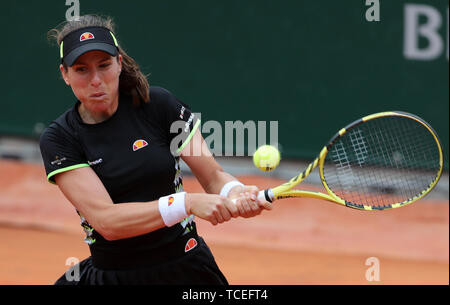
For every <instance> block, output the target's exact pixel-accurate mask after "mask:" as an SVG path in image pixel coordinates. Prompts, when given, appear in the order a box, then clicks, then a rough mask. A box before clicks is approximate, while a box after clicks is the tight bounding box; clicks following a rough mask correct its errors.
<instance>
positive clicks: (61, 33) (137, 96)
mask: <svg viewBox="0 0 450 305" xmlns="http://www.w3.org/2000/svg"><path fill="white" fill-rule="evenodd" d="M90 26H101V27H104V28H107V29H108V30H110V31H111V32H113V33H115V32H114V27H115V26H114V22H113V20H112V18H111V17H100V16H97V15H84V16H80V17H79V19H78V20H74V21H65V22H63V23H62V24H60V25H59V26H57V27H56V28H54V29H51V30H50V31H48V33H47V37H48V38H49V39H51V40H55V41H56V43H57V45H58V46H60V45H61V42H62V41H63V39H64V37H66V35H67V34H69V33H71V32H73V31H76V30H78V29H81V28H84V27H90ZM116 37H117V36H116ZM118 49H119V54H120V55H122V72H121V73H120V77H119V91H120V93H123V94H127V95H131V96H132V98H133V104H135V105H138V104H139V103H140V102H141V101H143V102H144V103H148V102H149V101H150V93H149V87H150V85H149V83H148V80H147V77H146V76H145V75H144V74H143V73H142V72H141V70H140V68H139V65H138V64H137V63H136V61H135V60H134V59H133V58H131V57H130V56H129V55H128V54H127V53H126V52H125V51H124V50H123V49H122V48H121V47H120V44H119V47H118ZM63 66H64V69H67V66H66V65H65V64H64V63H63Z"/></svg>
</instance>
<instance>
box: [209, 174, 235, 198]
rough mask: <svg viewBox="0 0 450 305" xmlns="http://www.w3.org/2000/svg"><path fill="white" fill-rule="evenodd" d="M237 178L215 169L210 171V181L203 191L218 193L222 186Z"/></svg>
mask: <svg viewBox="0 0 450 305" xmlns="http://www.w3.org/2000/svg"><path fill="white" fill-rule="evenodd" d="M233 180H237V179H236V178H235V177H234V176H233V175H231V174H229V173H227V172H224V171H223V170H222V169H217V170H215V171H213V172H212V174H211V179H210V181H211V182H210V183H209V184H208V185H207V187H206V188H205V191H206V192H207V193H210V194H219V193H220V190H221V189H222V187H223V186H224V185H225V184H226V183H227V182H230V181H233Z"/></svg>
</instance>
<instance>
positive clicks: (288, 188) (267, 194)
mask: <svg viewBox="0 0 450 305" xmlns="http://www.w3.org/2000/svg"><path fill="white" fill-rule="evenodd" d="M388 116H400V117H407V118H409V119H413V120H415V121H417V122H419V123H420V124H422V125H423V126H424V127H426V128H427V129H428V131H429V132H430V133H431V134H432V135H433V137H434V140H435V141H436V144H437V146H438V151H439V170H438V173H437V175H436V178H435V180H434V181H433V182H432V183H431V184H430V185H429V186H428V188H427V189H426V190H423V191H422V192H421V193H419V194H418V195H416V196H414V197H412V198H409V199H408V200H405V201H403V202H399V203H395V204H387V205H384V206H368V205H364V204H356V203H352V202H349V201H346V200H344V199H342V198H340V197H339V196H338V195H336V194H335V193H334V192H333V191H332V190H331V189H330V187H329V186H328V184H327V182H326V180H325V177H324V171H323V168H324V164H325V158H326V156H327V154H328V151H329V149H330V148H331V147H332V146H333V144H334V143H335V142H336V141H337V140H338V139H339V138H341V137H342V136H343V135H344V134H346V133H347V131H349V130H351V129H353V128H355V127H356V126H358V125H360V124H362V123H365V122H367V121H370V120H373V119H377V118H381V117H388ZM317 166H319V174H320V180H321V181H322V185H323V186H324V188H325V190H326V191H327V194H325V193H321V192H315V191H304V190H293V189H292V188H293V187H295V186H296V185H297V184H299V183H301V182H302V181H303V180H305V179H306V177H308V176H309V174H310V173H311V172H312V171H313V170H314V169H315V168H316V167H317ZM443 168H444V157H443V152H442V145H441V142H440V140H439V137H438V135H437V133H436V132H435V131H434V129H433V128H432V127H431V126H430V125H429V124H428V123H427V122H425V121H424V120H423V119H421V118H420V117H418V116H416V115H413V114H410V113H407V112H401V111H386V112H379V113H375V114H371V115H368V116H365V117H363V118H361V119H359V120H356V121H354V122H352V123H350V124H349V125H347V126H346V127H344V128H342V129H341V130H339V132H337V133H336V134H335V135H334V136H333V137H332V138H331V140H330V141H329V143H328V144H327V145H326V146H325V147H323V148H322V150H321V151H320V154H319V156H318V157H317V158H316V159H315V160H314V161H313V162H311V163H310V164H309V165H308V167H307V168H306V169H305V170H304V171H303V172H302V173H300V174H299V175H297V176H295V177H293V178H292V179H291V180H289V181H288V182H286V183H284V184H282V185H280V186H277V187H274V188H272V189H266V190H264V191H260V193H259V194H258V198H259V199H264V200H266V201H269V202H273V201H275V200H278V199H284V198H295V197H307V198H314V199H322V200H327V201H330V202H333V203H337V204H341V205H344V206H347V207H350V208H354V209H358V210H365V211H372V210H387V209H394V208H399V207H402V206H406V205H408V204H411V203H413V202H415V201H417V200H419V199H421V198H423V197H424V196H425V195H427V194H428V193H429V192H430V191H431V190H432V189H433V188H434V187H435V186H436V184H437V183H438V181H439V179H440V177H441V175H442V171H443Z"/></svg>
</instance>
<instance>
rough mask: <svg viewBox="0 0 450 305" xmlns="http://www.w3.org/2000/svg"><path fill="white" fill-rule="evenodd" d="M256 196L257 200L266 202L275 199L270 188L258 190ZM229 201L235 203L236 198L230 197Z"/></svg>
mask: <svg viewBox="0 0 450 305" xmlns="http://www.w3.org/2000/svg"><path fill="white" fill-rule="evenodd" d="M257 198H258V200H261V201H268V202H274V201H275V196H274V195H273V192H272V189H267V190H264V191H259V192H258V196H257ZM231 201H233V203H234V204H236V199H231Z"/></svg>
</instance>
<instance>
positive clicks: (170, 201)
mask: <svg viewBox="0 0 450 305" xmlns="http://www.w3.org/2000/svg"><path fill="white" fill-rule="evenodd" d="M174 200H175V199H174V198H173V197H172V196H170V197H169V200H168V204H167V205H168V206H170V205H171V204H172V203H173V201H174Z"/></svg>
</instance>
